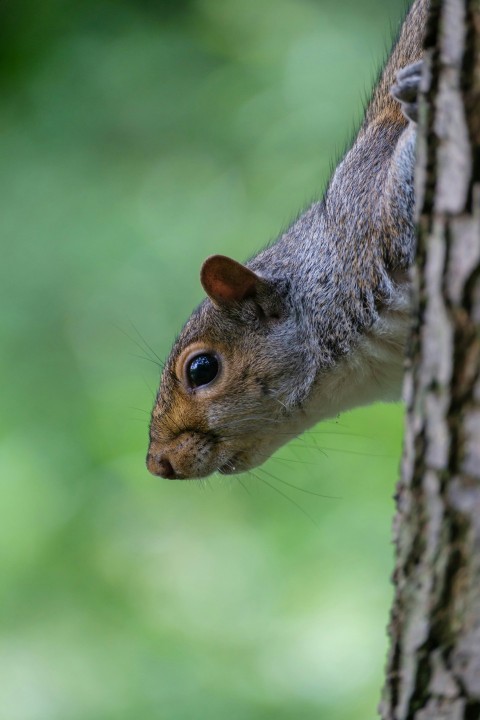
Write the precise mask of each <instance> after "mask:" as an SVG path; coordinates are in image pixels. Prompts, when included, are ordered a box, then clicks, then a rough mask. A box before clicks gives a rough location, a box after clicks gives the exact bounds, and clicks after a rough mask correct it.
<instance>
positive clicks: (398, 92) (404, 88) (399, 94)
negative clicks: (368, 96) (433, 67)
mask: <svg viewBox="0 0 480 720" xmlns="http://www.w3.org/2000/svg"><path fill="white" fill-rule="evenodd" d="M422 70H423V60H419V61H418V62H415V63H412V64H411V65H407V67H404V68H402V69H401V70H399V71H398V72H397V77H396V82H395V85H392V87H391V89H390V92H391V93H392V95H393V97H394V98H395V100H398V102H399V103H400V105H401V108H402V112H403V114H404V115H405V117H406V118H407V120H410V121H411V122H414V123H416V122H417V121H418V91H419V89H420V81H421V79H422Z"/></svg>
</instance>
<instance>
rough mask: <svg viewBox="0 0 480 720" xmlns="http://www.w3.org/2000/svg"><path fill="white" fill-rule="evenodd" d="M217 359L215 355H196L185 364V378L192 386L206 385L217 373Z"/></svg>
mask: <svg viewBox="0 0 480 720" xmlns="http://www.w3.org/2000/svg"><path fill="white" fill-rule="evenodd" d="M218 367H219V366H218V360H217V358H216V357H215V355H210V354H207V353H205V354H204V355H196V356H195V357H194V358H192V360H190V362H189V363H188V365H187V368H186V373H187V379H188V382H189V384H190V386H191V387H192V388H197V387H200V386H201V385H208V383H210V382H212V380H215V378H216V377H217V375H218Z"/></svg>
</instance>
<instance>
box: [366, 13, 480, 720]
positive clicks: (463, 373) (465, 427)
mask: <svg viewBox="0 0 480 720" xmlns="http://www.w3.org/2000/svg"><path fill="white" fill-rule="evenodd" d="M425 47H426V62H427V69H428V72H427V73H426V75H428V78H425V85H426V87H425V88H424V90H425V96H424V97H425V100H424V101H423V102H422V104H421V107H420V127H419V141H418V158H417V178H416V187H417V215H418V225H419V234H418V259H417V265H416V268H415V270H414V306H415V307H414V326H413V328H412V334H411V341H410V349H409V360H408V370H407V375H406V380H405V392H406V399H407V425H406V438H405V447H404V455H403V464H402V479H401V481H400V484H399V490H398V508H397V515H396V519H395V525H394V532H395V542H396V550H397V556H396V568H395V573H394V582H395V599H394V605H393V610H392V616H391V623H390V638H391V649H390V654H389V659H388V668H387V680H386V684H385V689H384V696H383V700H382V703H381V707H380V711H381V716H382V718H384V720H479V719H480V0H436V1H435V0H433V1H432V7H431V11H430V19H429V24H428V27H427V34H426V40H425Z"/></svg>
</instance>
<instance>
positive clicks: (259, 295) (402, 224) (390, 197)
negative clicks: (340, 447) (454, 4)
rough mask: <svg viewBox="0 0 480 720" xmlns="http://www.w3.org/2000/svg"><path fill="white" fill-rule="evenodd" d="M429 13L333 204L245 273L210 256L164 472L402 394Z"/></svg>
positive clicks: (164, 400)
mask: <svg viewBox="0 0 480 720" xmlns="http://www.w3.org/2000/svg"><path fill="white" fill-rule="evenodd" d="M427 10H428V0H415V2H414V3H413V5H412V7H411V9H410V11H409V13H408V15H407V17H406V19H405V22H404V23H403V26H402V29H401V31H400V34H399V37H398V40H397V42H396V44H395V46H394V48H393V50H392V53H391V55H390V57H389V60H388V61H387V64H386V66H385V68H384V69H383V72H382V73H381V75H380V79H379V82H378V83H377V85H376V87H375V89H374V91H373V94H372V99H371V101H370V103H369V105H368V107H367V110H366V113H365V118H364V121H363V124H362V126H361V128H360V130H359V133H358V135H357V137H356V140H355V141H354V143H353V146H352V147H351V149H350V150H349V151H348V152H347V153H346V155H345V157H344V158H343V160H342V161H341V162H340V164H339V165H338V167H337V169H336V170H335V172H334V173H333V176H332V178H331V180H330V183H329V185H328V188H327V190H326V192H325V195H324V197H323V199H322V200H321V201H319V202H316V203H314V204H313V205H312V206H311V207H310V208H309V209H308V210H307V211H306V212H305V213H304V214H302V215H301V216H300V217H299V218H298V219H297V220H296V221H295V222H294V223H293V224H292V226H291V227H290V228H289V229H288V230H287V231H286V232H285V233H284V234H283V235H281V237H280V238H279V239H278V240H277V241H276V242H275V243H274V244H273V245H271V246H270V247H267V248H266V249H265V250H263V251H261V252H260V253H259V254H258V255H256V256H255V257H254V258H253V259H252V260H250V261H248V262H247V263H246V264H245V265H242V264H240V263H238V262H236V261H235V260H232V259H230V258H228V257H225V256H223V255H214V256H212V257H210V258H207V260H205V262H204V264H203V266H202V268H201V275H200V277H201V282H202V285H203V288H204V290H205V292H206V294H207V296H208V297H207V298H206V299H205V300H204V301H203V302H202V304H201V305H200V306H199V307H198V308H197V309H196V310H194V312H193V314H192V315H191V317H190V319H189V320H188V321H187V323H186V324H185V326H184V328H183V330H182V331H181V333H180V335H179V337H178V338H177V340H176V341H175V343H174V346H173V348H172V351H171V353H170V356H169V357H168V359H167V361H166V364H165V368H164V370H163V374H162V378H161V383H160V389H159V391H158V395H157V398H156V402H155V406H154V408H153V411H152V416H151V423H150V445H149V449H148V455H147V467H148V469H149V470H150V472H152V473H153V474H154V475H159V476H161V477H164V478H172V479H177V478H178V479H186V478H200V477H205V476H207V475H210V474H211V473H213V472H215V471H219V472H220V473H223V474H233V473H239V472H243V471H246V470H249V469H250V468H253V467H255V466H257V465H259V464H261V463H263V462H264V461H265V460H266V459H267V458H268V457H269V456H270V455H271V454H272V453H273V452H274V451H275V450H276V449H277V448H278V447H280V446H281V445H283V444H284V443H286V442H288V440H290V439H291V438H293V437H296V436H297V435H299V434H300V433H301V432H303V431H304V430H306V429H307V428H309V427H311V426H312V425H313V424H315V423H316V422H318V421H319V420H322V419H325V418H329V417H334V416H336V415H337V414H338V413H340V412H342V411H344V410H347V409H349V408H352V407H355V406H358V405H364V404H368V403H371V402H374V401H376V400H396V399H398V398H399V395H400V391H401V384H402V376H403V363H404V348H405V342H406V335H407V330H408V326H409V274H408V270H409V267H410V265H411V264H412V262H413V258H414V252H415V227H414V184H413V173H414V153H415V136H416V125H415V123H416V112H417V110H416V95H417V91H418V87H419V82H420V77H421V66H422V63H421V57H422V44H423V36H424V32H425V26H426V16H427Z"/></svg>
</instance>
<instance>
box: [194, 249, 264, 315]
mask: <svg viewBox="0 0 480 720" xmlns="http://www.w3.org/2000/svg"><path fill="white" fill-rule="evenodd" d="M200 281H201V283H202V285H203V289H204V290H205V292H206V293H207V295H208V296H209V298H210V299H211V300H213V302H215V303H217V305H222V304H225V303H227V304H228V303H231V302H240V301H242V300H245V299H246V298H253V297H255V295H257V293H258V290H259V289H260V288H261V287H262V286H263V285H264V284H265V283H264V281H263V280H262V278H260V277H259V276H258V275H256V274H255V273H254V272H253V270H250V269H249V268H247V267H245V265H242V264H241V263H239V262H237V261H236V260H232V258H229V257H226V256H225V255H212V256H211V257H209V258H207V259H206V260H205V262H204V263H203V265H202V269H201V270H200Z"/></svg>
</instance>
